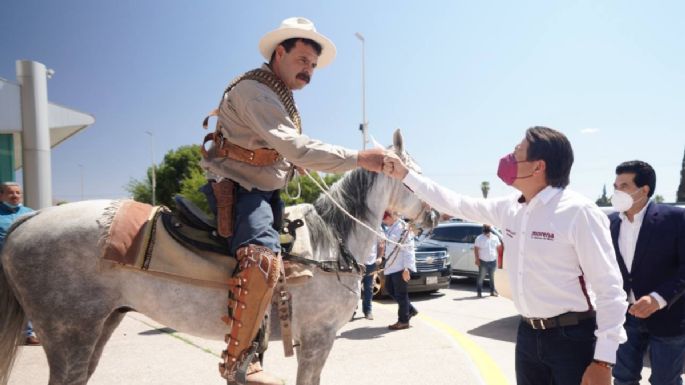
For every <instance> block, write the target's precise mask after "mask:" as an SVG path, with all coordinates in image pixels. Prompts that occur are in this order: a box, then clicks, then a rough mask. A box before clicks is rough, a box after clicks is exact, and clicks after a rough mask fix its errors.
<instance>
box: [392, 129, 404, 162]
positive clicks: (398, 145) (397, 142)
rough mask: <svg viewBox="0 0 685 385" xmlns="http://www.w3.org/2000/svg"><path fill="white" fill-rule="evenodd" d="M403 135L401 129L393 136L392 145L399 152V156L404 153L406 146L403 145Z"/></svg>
mask: <svg viewBox="0 0 685 385" xmlns="http://www.w3.org/2000/svg"><path fill="white" fill-rule="evenodd" d="M402 142H403V141H402V133H401V132H400V129H399V128H398V129H396V130H395V132H394V133H393V134H392V145H393V147H395V152H397V154H398V155H401V154H402V153H404V144H403V143H402Z"/></svg>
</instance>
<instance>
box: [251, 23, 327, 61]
mask: <svg viewBox="0 0 685 385" xmlns="http://www.w3.org/2000/svg"><path fill="white" fill-rule="evenodd" d="M293 37H300V38H303V39H311V40H314V41H315V42H317V43H319V44H320V45H321V55H319V61H318V63H317V66H316V67H317V68H323V67H325V66H327V65H329V64H331V62H332V61H333V59H334V58H335V44H333V42H332V41H331V40H330V39H328V38H327V37H326V36H324V35H322V34H320V33H318V32H316V28H314V23H312V22H311V21H310V20H308V19H305V18H304V17H290V18H287V19H285V20H283V22H282V23H281V26H280V27H278V28H277V29H274V30H273V31H271V32H269V33H267V34H266V35H264V37H262V40H260V41H259V52H261V53H262V56H263V57H264V59H266V61H269V60H271V54H273V52H274V50H275V49H276V47H277V46H278V45H279V44H281V42H283V41H285V40H288V39H291V38H293Z"/></svg>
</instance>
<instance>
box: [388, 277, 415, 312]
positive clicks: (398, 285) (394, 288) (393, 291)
mask: <svg viewBox="0 0 685 385" xmlns="http://www.w3.org/2000/svg"><path fill="white" fill-rule="evenodd" d="M385 290H386V291H387V292H388V294H390V296H391V297H392V298H393V299H394V300H395V301H397V304H398V305H399V309H397V320H398V321H399V322H402V323H409V313H416V309H414V306H412V304H411V303H410V302H409V292H408V291H407V283H406V282H404V280H403V279H402V271H401V270H400V271H398V272H396V273H392V274H389V275H386V276H385Z"/></svg>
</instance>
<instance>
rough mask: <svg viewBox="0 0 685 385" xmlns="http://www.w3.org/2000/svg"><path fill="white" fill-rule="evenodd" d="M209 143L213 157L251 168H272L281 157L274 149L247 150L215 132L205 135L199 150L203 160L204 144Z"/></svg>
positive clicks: (205, 151) (206, 154) (204, 153)
mask: <svg viewBox="0 0 685 385" xmlns="http://www.w3.org/2000/svg"><path fill="white" fill-rule="evenodd" d="M210 141H211V142H214V145H215V148H214V151H216V154H215V156H219V157H223V158H228V159H233V160H237V161H238V162H243V163H247V164H249V165H252V166H258V167H264V166H273V165H274V164H276V163H277V162H279V161H280V160H281V155H280V154H279V153H278V151H276V150H274V149H271V148H257V149H254V150H248V149H246V148H244V147H240V146H238V145H237V144H233V143H231V142H229V141H227V140H226V139H225V138H224V137H223V135H221V134H220V133H217V132H211V133H209V134H207V135H205V139H204V141H203V142H202V148H201V151H202V155H204V157H205V158H208V153H207V150H206V148H205V144H206V143H207V142H210Z"/></svg>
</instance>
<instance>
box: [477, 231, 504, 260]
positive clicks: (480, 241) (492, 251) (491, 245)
mask: <svg viewBox="0 0 685 385" xmlns="http://www.w3.org/2000/svg"><path fill="white" fill-rule="evenodd" d="M499 245H500V243H499V238H497V236H496V235H495V234H493V233H490V234H489V235H485V234H481V235H479V236H478V237H476V241H475V242H474V246H475V247H477V248H478V259H480V260H481V261H484V262H492V261H496V260H497V257H498V256H499V252H498V251H497V246H499Z"/></svg>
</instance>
